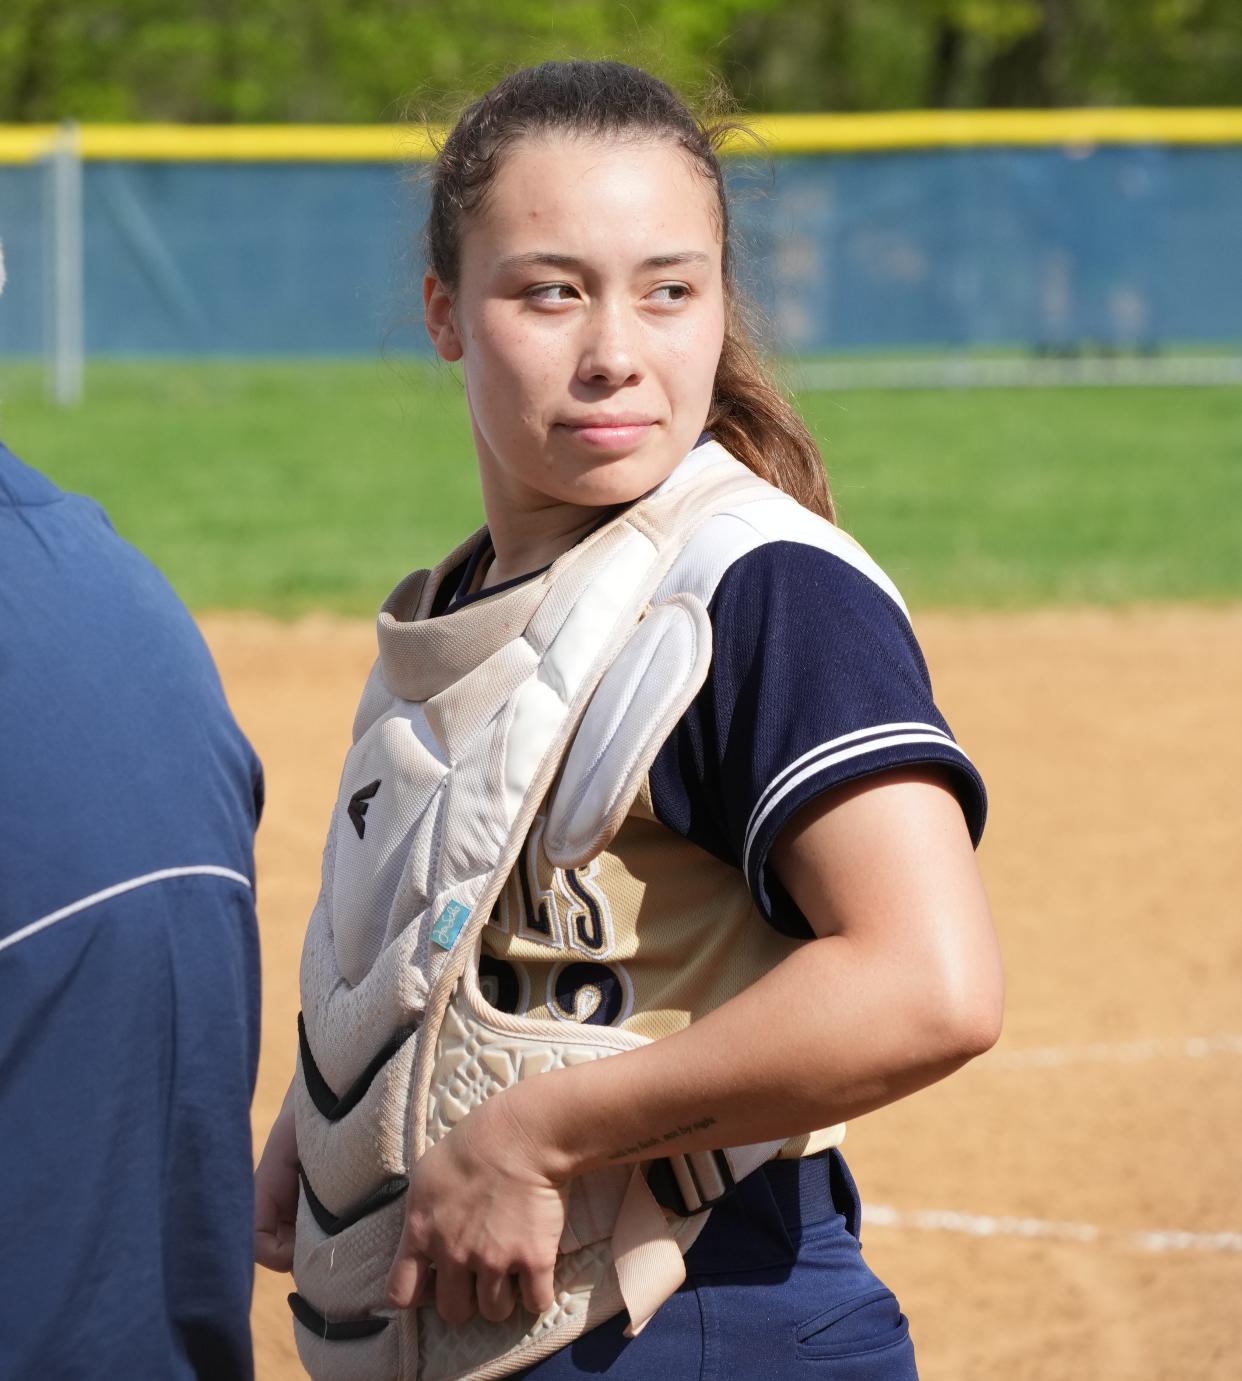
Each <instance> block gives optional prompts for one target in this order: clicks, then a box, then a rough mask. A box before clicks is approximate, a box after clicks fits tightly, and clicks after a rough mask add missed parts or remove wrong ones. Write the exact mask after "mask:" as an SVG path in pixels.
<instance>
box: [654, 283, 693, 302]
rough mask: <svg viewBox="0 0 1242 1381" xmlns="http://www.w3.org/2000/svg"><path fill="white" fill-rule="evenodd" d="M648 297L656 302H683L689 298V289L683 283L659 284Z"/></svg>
mask: <svg viewBox="0 0 1242 1381" xmlns="http://www.w3.org/2000/svg"><path fill="white" fill-rule="evenodd" d="M650 295H651V297H653V298H654V299H655V300H656V301H657V302H684V301H686V299H687V298H688V297H689V296H690V289H689V288H688V287H687V286H686V284H685V283H661V284H660V286H659V287H658V288H655V289H653V291H652V292H651V294H650Z"/></svg>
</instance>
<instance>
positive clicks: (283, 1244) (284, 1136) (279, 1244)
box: [254, 1088, 298, 1271]
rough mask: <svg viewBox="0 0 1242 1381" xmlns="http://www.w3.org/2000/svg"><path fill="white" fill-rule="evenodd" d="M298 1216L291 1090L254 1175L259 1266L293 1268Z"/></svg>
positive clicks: (295, 1133)
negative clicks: (294, 1239) (294, 1238)
mask: <svg viewBox="0 0 1242 1381" xmlns="http://www.w3.org/2000/svg"><path fill="white" fill-rule="evenodd" d="M297 1216H298V1139H297V1130H296V1127H295V1126H294V1117H293V1098H292V1088H290V1092H289V1093H287V1094H286V1095H285V1101H284V1103H283V1104H282V1105H281V1109H280V1112H279V1114H278V1115H277V1118H276V1121H275V1122H274V1123H273V1124H272V1130H271V1131H270V1132H269V1133H268V1138H267V1145H266V1146H265V1147H264V1148H263V1154H262V1156H260V1158H259V1167H258V1169H257V1170H256V1171H255V1172H254V1259H255V1260H256V1261H257V1262H258V1264H259V1265H260V1266H266V1267H267V1269H268V1270H269V1271H291V1270H292V1269H293V1235H294V1230H295V1226H296V1223H297Z"/></svg>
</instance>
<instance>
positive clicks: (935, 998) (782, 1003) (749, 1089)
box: [506, 936, 995, 1179]
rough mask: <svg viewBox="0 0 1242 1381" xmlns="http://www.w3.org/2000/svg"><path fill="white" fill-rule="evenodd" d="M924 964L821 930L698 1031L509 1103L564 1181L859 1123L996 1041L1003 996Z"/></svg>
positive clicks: (533, 1085) (548, 1078)
mask: <svg viewBox="0 0 1242 1381" xmlns="http://www.w3.org/2000/svg"><path fill="white" fill-rule="evenodd" d="M919 960H920V956H919V955H918V954H908V953H906V954H898V955H896V956H890V957H885V956H877V954H876V953H874V952H873V951H872V950H871V949H869V948H868V947H866V946H863V945H860V944H859V943H857V942H854V941H851V940H850V939H847V938H846V937H844V936H829V937H826V938H823V939H819V940H814V941H812V942H810V943H809V944H807V945H805V946H804V947H803V948H802V949H801V950H799V951H798V952H796V953H795V954H794V955H792V956H790V958H789V959H787V960H786V961H785V962H784V963H782V964H781V965H779V966H778V967H777V968H775V969H773V970H772V971H771V972H770V973H768V974H767V975H765V976H764V977H763V978H762V979H760V980H759V981H758V982H756V983H755V984H753V985H752V986H751V987H749V988H747V989H746V990H745V991H743V992H741V993H739V994H738V995H737V996H736V997H734V998H732V999H731V1000H730V1001H729V1002H727V1003H725V1004H724V1005H723V1006H721V1007H720V1008H718V1009H717V1010H716V1011H714V1012H712V1013H710V1014H709V1015H707V1016H705V1017H703V1018H702V1019H701V1020H699V1021H697V1022H694V1023H693V1024H691V1025H690V1026H689V1027H688V1028H686V1030H684V1031H682V1032H680V1033H678V1034H677V1035H674V1036H670V1037H667V1038H665V1039H663V1040H659V1041H655V1042H653V1043H652V1044H650V1045H647V1046H643V1047H641V1048H640V1049H637V1050H633V1051H629V1052H626V1053H625V1054H622V1055H618V1056H613V1057H609V1058H607V1059H603V1060H597V1061H594V1062H592V1063H590V1064H586V1065H579V1066H575V1067H573V1068H570V1069H565V1070H560V1071H556V1072H555V1073H551V1074H547V1075H542V1076H540V1077H538V1078H537V1079H533V1080H531V1081H529V1082H528V1083H526V1084H523V1085H519V1086H518V1087H517V1088H516V1089H513V1090H511V1091H510V1094H508V1095H506V1097H507V1098H508V1099H510V1100H511V1101H510V1104H509V1109H508V1110H509V1111H510V1112H512V1114H513V1115H514V1118H515V1120H516V1121H517V1122H518V1123H519V1125H520V1126H521V1127H522V1128H523V1129H524V1130H526V1131H527V1132H528V1133H529V1134H530V1136H531V1137H532V1139H535V1140H537V1141H538V1142H539V1143H540V1146H541V1154H542V1155H544V1156H545V1157H547V1158H548V1164H549V1167H550V1173H551V1174H552V1175H553V1177H554V1178H556V1179H567V1178H570V1177H572V1176H574V1175H578V1174H581V1173H583V1172H584V1171H586V1170H591V1169H595V1168H597V1167H599V1166H603V1165H607V1164H610V1163H618V1162H626V1161H635V1160H644V1159H649V1158H651V1157H654V1156H659V1155H663V1154H668V1153H671V1152H685V1151H694V1150H705V1149H709V1148H714V1147H723V1146H737V1145H745V1144H748V1143H751V1142H758V1141H772V1140H778V1139H784V1138H786V1137H790V1136H794V1135H797V1134H800V1133H803V1132H808V1131H812V1130H814V1129H817V1128H820V1127H827V1126H831V1125H833V1124H834V1123H837V1122H842V1121H847V1120H849V1119H851V1118H854V1117H857V1116H859V1115H860V1114H862V1113H866V1112H869V1111H871V1110H872V1109H874V1108H878V1107H881V1106H883V1105H884V1104H886V1103H890V1102H893V1101H895V1100H896V1099H898V1098H902V1097H904V1096H905V1095H907V1094H909V1093H912V1092H914V1091H915V1090H917V1089H919V1088H922V1087H924V1086H925V1085H927V1084H930V1083H934V1082H935V1081H936V1080H937V1079H941V1078H943V1077H944V1076H945V1075H947V1074H950V1073H952V1071H953V1070H955V1069H957V1068H958V1067H959V1066H961V1065H962V1064H964V1063H965V1062H966V1061H967V1060H968V1059H969V1058H970V1057H971V1056H972V1055H974V1054H977V1053H979V1051H980V1050H983V1049H986V1048H987V1047H988V1046H989V1045H990V1044H991V1043H992V1040H993V1039H994V1038H995V1032H994V1028H993V1025H992V1024H991V1023H990V1022H989V1020H988V1018H987V1015H986V1013H987V1011H988V1009H989V1007H990V1004H989V1003H988V1002H986V1001H983V1002H979V1003H972V1002H970V1001H966V1002H963V1001H961V1000H960V997H959V996H958V995H955V994H953V993H951V992H948V991H947V990H943V988H942V985H941V984H940V983H939V981H938V980H937V979H935V978H930V979H929V978H928V976H927V975H928V974H929V972H930V973H933V974H934V973H935V966H934V965H933V966H931V967H930V969H929V967H928V966H925V965H923V964H921V963H920V962H919ZM985 977H986V976H985Z"/></svg>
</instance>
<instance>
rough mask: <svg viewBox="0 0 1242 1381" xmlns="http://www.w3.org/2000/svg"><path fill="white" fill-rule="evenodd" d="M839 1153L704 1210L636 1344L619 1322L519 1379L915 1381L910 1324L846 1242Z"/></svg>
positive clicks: (854, 1222)
mask: <svg viewBox="0 0 1242 1381" xmlns="http://www.w3.org/2000/svg"><path fill="white" fill-rule="evenodd" d="M858 1222H859V1202H858V1191H857V1189H856V1188H855V1186H854V1181H853V1179H852V1178H851V1176H850V1173H849V1170H848V1169H847V1168H846V1165H845V1161H844V1160H843V1159H842V1158H841V1154H840V1152H839V1151H829V1152H826V1153H824V1154H822V1155H818V1156H811V1157H808V1158H806V1159H804V1160H801V1161H793V1160H788V1161H771V1162H770V1163H769V1164H768V1165H766V1166H764V1167H763V1169H761V1170H758V1171H756V1172H755V1173H754V1174H753V1175H749V1176H748V1177H747V1178H746V1179H745V1180H743V1181H742V1183H741V1184H740V1185H739V1186H738V1188H737V1190H736V1191H735V1192H734V1193H733V1194H732V1195H731V1196H730V1197H729V1198H728V1199H726V1200H725V1202H724V1203H722V1204H720V1205H719V1206H718V1207H717V1208H715V1209H714V1210H713V1211H712V1216H711V1218H710V1219H709V1220H708V1224H707V1227H706V1228H704V1230H703V1232H702V1234H701V1235H700V1237H699V1240H698V1241H697V1242H696V1243H695V1244H694V1246H693V1247H692V1248H691V1249H690V1251H689V1253H688V1254H687V1256H686V1273H687V1275H686V1283H685V1285H683V1286H682V1288H681V1289H680V1290H679V1291H678V1292H677V1293H676V1294H675V1295H674V1296H673V1298H672V1299H670V1300H669V1301H668V1303H667V1304H665V1305H663V1306H662V1307H661V1309H660V1311H659V1312H658V1313H657V1314H656V1316H655V1318H654V1319H652V1321H651V1322H650V1323H649V1324H648V1325H647V1327H646V1328H645V1329H644V1330H643V1332H642V1333H641V1334H639V1336H638V1337H637V1338H629V1339H627V1338H626V1337H624V1335H623V1331H622V1330H623V1329H624V1327H625V1323H626V1319H625V1316H624V1315H622V1316H621V1317H619V1318H616V1319H612V1320H610V1321H609V1322H608V1323H606V1324H602V1325H601V1326H600V1327H599V1328H595V1329H592V1330H591V1332H589V1333H585V1334H583V1336H582V1337H581V1338H579V1339H578V1340H577V1341H576V1342H573V1343H570V1344H569V1345H568V1346H567V1347H564V1348H562V1349H561V1351H560V1352H558V1353H556V1354H555V1355H554V1356H552V1357H549V1358H548V1359H547V1361H545V1362H539V1363H537V1364H536V1365H535V1366H533V1367H529V1368H527V1370H526V1371H523V1372H521V1373H519V1375H520V1376H522V1377H529V1378H532V1381H569V1378H571V1377H597V1376H607V1377H610V1378H614V1381H652V1379H653V1378H658V1381H785V1379H786V1378H788V1381H796V1378H805V1379H806V1381H811V1378H814V1377H821V1378H823V1381H917V1377H918V1372H917V1370H916V1368H915V1363H914V1345H913V1343H911V1341H910V1327H909V1324H908V1323H907V1322H906V1318H905V1316H904V1315H903V1314H902V1312H901V1309H900V1307H899V1306H898V1304H897V1300H896V1298H895V1297H894V1295H893V1293H892V1291H891V1290H889V1289H887V1288H886V1287H885V1286H884V1285H883V1284H882V1283H881V1282H880V1281H879V1280H878V1279H877V1278H876V1276H874V1275H873V1274H872V1272H871V1270H870V1268H869V1267H868V1266H867V1265H866V1263H865V1262H864V1261H863V1259H862V1253H861V1251H860V1250H859V1246H858Z"/></svg>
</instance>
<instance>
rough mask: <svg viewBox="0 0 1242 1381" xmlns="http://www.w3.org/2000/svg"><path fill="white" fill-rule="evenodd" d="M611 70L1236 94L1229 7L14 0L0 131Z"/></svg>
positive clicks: (1044, 2) (964, 101)
mask: <svg viewBox="0 0 1242 1381" xmlns="http://www.w3.org/2000/svg"><path fill="white" fill-rule="evenodd" d="M567 57H586V58H600V57H609V58H618V59H621V60H623V61H627V62H634V63H637V64H639V65H641V66H645V67H648V68H650V69H651V70H653V71H655V72H658V73H659V74H660V75H661V76H663V77H665V78H667V79H668V80H669V81H671V82H673V84H674V85H676V86H678V87H679V88H680V89H682V90H683V91H685V92H687V94H689V95H691V96H692V97H693V96H695V95H698V94H700V93H701V92H703V91H704V90H706V89H708V88H710V86H711V85H712V83H713V81H714V80H716V79H718V78H719V77H722V76H723V77H724V79H725V80H726V82H727V84H728V85H729V86H730V87H731V88H732V90H733V92H734V94H735V95H736V97H737V99H738V101H739V103H740V104H741V105H742V106H743V107H744V108H746V109H751V110H757V111H762V110H837V109H840V110H871V109H902V108H910V107H917V106H922V105H928V104H930V105H953V106H982V105H995V104H999V105H1014V104H1034V105H1072V104H1104V103H1117V104H1155V105H1159V104H1221V105H1227V104H1233V103H1236V101H1237V100H1238V98H1239V97H1238V93H1239V92H1240V91H1242V5H1238V4H1237V3H1236V0H814V3H808V2H807V0H625V3H623V4H618V3H616V0H453V3H451V4H449V3H445V2H444V0H348V3H347V0H174V2H173V3H169V0H4V4H3V6H0V121H35V120H58V119H62V118H66V117H72V118H76V119H79V120H97V121H99V120H187V121H205V122H212V121H218V122H224V123H231V122H234V121H259V122H265V121H275V122H281V121H326V122H331V121H344V122H371V121H383V120H391V119H396V118H399V117H400V116H401V115H402V114H403V113H404V110H405V109H406V107H407V106H408V107H409V108H411V109H413V110H414V111H415V112H418V113H421V112H424V111H425V112H427V113H429V114H431V115H433V116H438V117H441V118H443V117H446V116H447V117H451V116H452V114H453V113H454V112H455V111H456V109H457V108H459V106H460V105H461V104H462V102H463V101H464V100H465V99H467V98H468V97H470V96H473V95H476V94H478V93H479V92H480V91H482V90H484V89H485V88H486V87H487V86H488V85H490V84H491V83H492V82H493V81H494V80H495V79H496V78H497V77H499V76H500V75H501V74H502V73H503V72H505V71H508V70H510V69H512V68H513V67H514V66H519V65H523V64H526V63H532V62H540V61H543V60H545V59H548V58H567Z"/></svg>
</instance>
